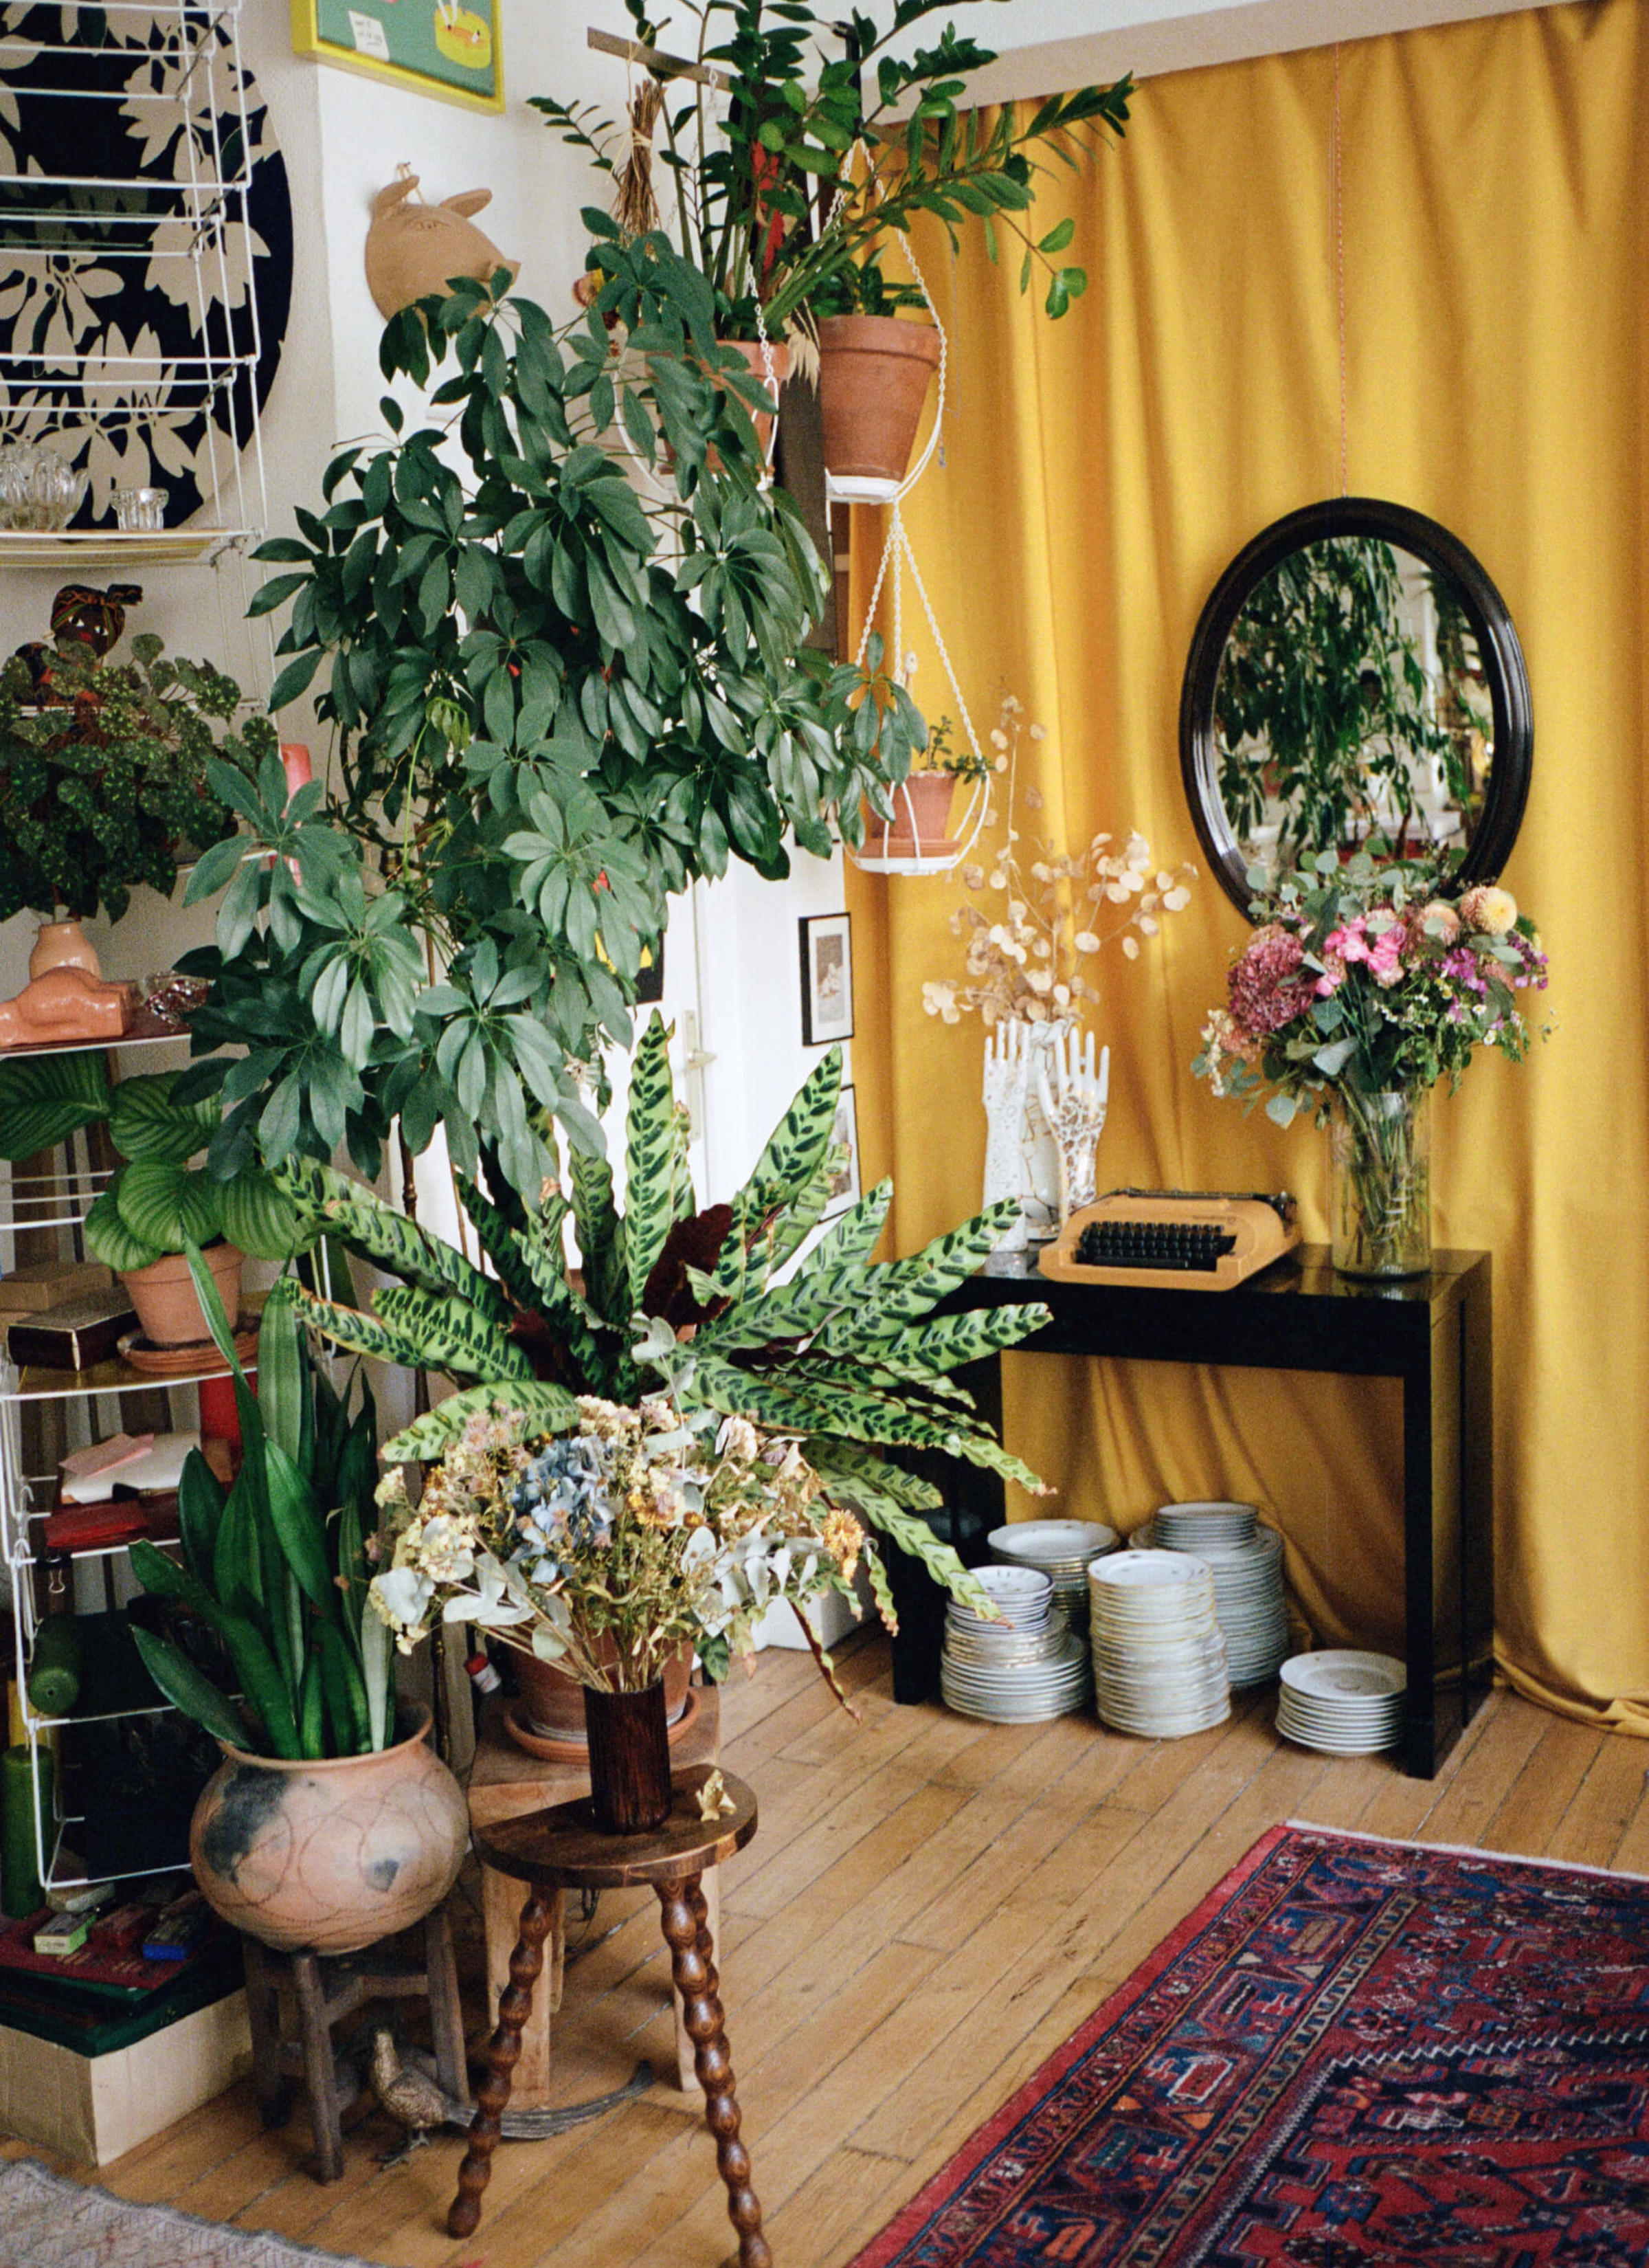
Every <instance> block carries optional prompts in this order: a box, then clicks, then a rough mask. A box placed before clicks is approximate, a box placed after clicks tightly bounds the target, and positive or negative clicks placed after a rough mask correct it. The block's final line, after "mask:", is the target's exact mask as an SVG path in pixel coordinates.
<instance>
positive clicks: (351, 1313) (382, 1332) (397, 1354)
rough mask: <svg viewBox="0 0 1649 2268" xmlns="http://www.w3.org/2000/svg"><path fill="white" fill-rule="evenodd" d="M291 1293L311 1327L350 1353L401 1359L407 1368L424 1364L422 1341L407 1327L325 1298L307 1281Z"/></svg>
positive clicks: (378, 1360) (400, 1362)
mask: <svg viewBox="0 0 1649 2268" xmlns="http://www.w3.org/2000/svg"><path fill="white" fill-rule="evenodd" d="M289 1296H291V1297H292V1298H295V1299H296V1300H297V1301H298V1308H299V1311H300V1313H301V1314H302V1315H303V1318H304V1320H305V1322H306V1323H307V1324H308V1325H309V1327H310V1329H312V1330H315V1331H319V1332H320V1336H321V1337H322V1338H325V1339H330V1340H331V1341H332V1344H334V1345H335V1346H341V1347H342V1348H343V1349H344V1351H346V1352H347V1353H349V1354H364V1355H368V1356H370V1357H371V1358H372V1360H373V1361H374V1362H391V1363H399V1364H400V1365H401V1367H402V1368H403V1369H405V1370H417V1369H419V1368H421V1367H422V1366H423V1360H424V1357H423V1349H422V1347H421V1346H420V1345H419V1344H418V1343H417V1342H416V1340H414V1339H412V1338H409V1337H408V1336H407V1334H406V1333H405V1332H404V1331H398V1330H392V1329H391V1328H390V1327H389V1325H388V1324H387V1323H386V1322H380V1321H379V1318H378V1317H377V1316H376V1315H369V1314H363V1313H362V1311H361V1310H360V1308H358V1307H344V1306H342V1304H341V1303H340V1302H339V1301H337V1300H322V1299H320V1298H319V1297H318V1296H317V1295H316V1294H315V1293H314V1292H312V1291H310V1290H309V1289H308V1287H307V1286H306V1285H296V1286H294V1288H293V1291H292V1292H291V1294H290V1295H289Z"/></svg>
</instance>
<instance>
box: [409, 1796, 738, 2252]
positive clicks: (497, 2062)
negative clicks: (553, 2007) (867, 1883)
mask: <svg viewBox="0 0 1649 2268" xmlns="http://www.w3.org/2000/svg"><path fill="white" fill-rule="evenodd" d="M713 1769H714V1767H713V1766H711V1765H710V1764H693V1765H689V1766H688V1768H687V1770H685V1771H679V1772H677V1774H676V1775H675V1779H674V1801H673V1803H672V1805H671V1807H670V1815H669V1817H668V1818H667V1819H666V1821H665V1823H664V1824H663V1826H662V1827H660V1828H659V1829H658V1830H657V1831H656V1832H655V1833H653V1834H651V1835H603V1834H602V1833H601V1832H600V1830H598V1829H597V1827H596V1826H595V1823H594V1822H593V1818H592V1816H591V1809H590V1803H589V1800H588V1798H587V1797H585V1798H581V1799H580V1800H578V1801H577V1802H574V1803H558V1804H556V1805H555V1806H554V1807H553V1808H551V1809H549V1810H548V1811H541V1812H538V1813H537V1814H535V1815H534V1816H532V1817H530V1818H526V1819H514V1820H510V1821H507V1822H504V1823H500V1824H499V1825H498V1826H497V1827H494V1828H490V1829H489V1830H487V1831H486V1832H485V1833H483V1834H477V1836H476V1837H475V1849H476V1851H477V1852H478V1853H479V1855H480V1857H481V1859H482V1864H483V1865H485V1866H489V1867H497V1870H498V1872H499V1873H500V1874H512V1875H513V1876H514V1877H515V1879H516V1880H517V1881H521V1882H526V1884H527V1885H528V1889H527V1896H526V1904H525V1905H524V1906H523V1907H522V1909H521V1924H520V1928H521V1934H520V1938H519V1942H518V1943H517V1945H516V1948H515V1951H514V1953H513V1954H512V1956H511V1960H510V1985H509V1988H508V1990H507V1991H505V1992H503V1993H502V1994H500V1996H499V1999H498V2028H497V2031H495V2032H494V2034H493V2036H492V2038H491V2040H490V2043H489V2044H488V2048H487V2064H488V2072H487V2077H486V2078H485V2080H483V2081H482V2084H481V2086H480V2088H478V2089H477V2091H476V2095H475V2102H476V2110H475V2124H473V2125H472V2126H471V2128H470V2130H469V2147H468V2149H467V2151H466V2152H465V2154H464V2162H463V2164H462V2165H461V2166H460V2168H459V2170H458V2194H457V2196H456V2197H455V2198H453V2205H452V2210H451V2211H450V2212H449V2213H448V2214H447V2216H446V2227H447V2233H448V2235H452V2236H468V2235H472V2234H473V2233H474V2231H475V2227H476V2224H477V2223H478V2222H479V2220H480V2219H481V2199H482V2192H483V2191H485V2189H486V2186H487V2182H488V2179H489V2176H490V2174H491V2172H492V2154H493V2152H494V2150H495V2149H497V2146H498V2134H499V2121H500V2120H501V2119H502V2117H503V2116H504V2107H505V2105H506V2104H507V2103H508V2102H509V2100H510V2077H511V2073H512V2072H513V2071H514V2069H515V2062H516V2058H517V2057H518V2056H519V2053H520V2050H521V2029H522V2027H523V2025H524V2024H525V2023H526V2021H527V2019H528V2018H529V2017H530V2015H531V2014H532V2010H533V1987H534V1985H535V1984H536V1983H537V1981H538V1977H539V1974H540V1972H541V1970H542V1968H543V1966H544V1940H545V1938H546V1937H547V1936H548V1934H549V1929H550V1921H551V1906H552V1902H553V1901H554V1900H555V1899H556V1897H557V1896H559V1895H560V1894H561V1893H563V1892H564V1891H567V1890H581V1889H589V1890H616V1889H629V1888H633V1887H634V1885H636V1884H637V1883H638V1882H649V1883H651V1884H652V1887H653V1889H656V1890H657V1892H658V1893H659V1906H660V1908H661V1909H662V1917H663V1922H664V1934H665V1941H666V1944H667V1945H668V1946H669V1948H670V1963H671V1973H672V1975H673V1977H674V1982H675V1988H676V1991H677V1992H679V1993H680V1994H681V1999H682V2003H683V2005H684V2007H685V2010H686V2023H687V2029H688V2033H689V2035H690V2036H691V2037H692V2041H693V2044H694V2048H695V2051H696V2055H695V2066H696V2071H697V2073H698V2083H699V2085H700V2086H701V2087H702V2088H703V2090H704V2118H705V2123H706V2124H707V2125H708V2126H709V2128H710V2132H711V2133H712V2134H713V2135H714V2136H715V2137H716V2164H717V2168H718V2171H719V2172H720V2175H721V2177H722V2179H723V2181H724V2182H725V2183H726V2184H727V2213H728V2217H729V2219H730V2220H732V2225H733V2227H734V2228H736V2229H737V2230H738V2232H739V2261H740V2268H772V2261H773V2255H772V2253H771V2252H770V2251H769V2249H768V2243H767V2240H766V2238H765V2237H764V2236H763V2235H762V2208H761V2206H760V2205H758V2204H757V2202H756V2195H755V2191H754V2190H753V2189H752V2188H751V2186H750V2154H749V2152H748V2151H747V2149H746V2148H745V2147H744V2144H743V2143H742V2142H741V2141H740V2139H739V2102H738V2098H737V2095H735V2093H734V2090H733V2075H732V2058H731V2057H730V2056H729V2054H728V2051H727V2036H726V2033H725V2029H724V2028H723V2017H722V2005H721V2001H720V1999H719V1998H718V1994H719V1991H720V1983H721V1980H720V1978H719V1977H718V1976H717V1974H716V1964H715V1962H714V1960H713V1959H712V1957H711V1953H712V1948H711V1942H710V1929H709V1926H708V1925H709V1908H708V1907H707V1906H706V1904H705V1902H704V1894H703V1890H702V1889H701V1888H700V1886H699V1878H700V1876H701V1875H702V1874H703V1873H704V1871H705V1870H706V1868H708V1867H718V1866H719V1865H720V1864H721V1862H722V1860H723V1859H731V1858H732V1854H733V1852H735V1851H742V1850H743V1848H744V1846H745V1845H746V1844H747V1842H748V1841H749V1840H750V1838H751V1837H752V1836H753V1835H754V1834H755V1822H756V1809H755V1790H754V1789H753V1788H749V1787H747V1786H746V1785H745V1783H744V1781H743V1780H741V1779H735V1778H733V1777H732V1774H731V1773H728V1774H727V1775H726V1776H725V1786H726V1790H727V1793H728V1795H729V1796H730V1797H731V1798H732V1805H733V1808H732V1812H731V1813H730V1814H725V1815H723V1816H722V1817H720V1818H718V1819H708V1820H707V1819H703V1818H702V1817H701V1816H700V1814H699V1800H698V1799H699V1790H700V1789H701V1788H702V1787H703V1785H704V1783H705V1781H706V1780H708V1779H709V1778H710V1776H711V1773H712V1771H713Z"/></svg>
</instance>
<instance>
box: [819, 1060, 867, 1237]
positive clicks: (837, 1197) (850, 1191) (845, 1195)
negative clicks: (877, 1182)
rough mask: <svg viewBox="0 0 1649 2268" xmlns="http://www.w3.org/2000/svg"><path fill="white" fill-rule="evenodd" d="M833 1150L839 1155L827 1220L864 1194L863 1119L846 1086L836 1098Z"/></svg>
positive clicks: (832, 1178) (849, 1089)
mask: <svg viewBox="0 0 1649 2268" xmlns="http://www.w3.org/2000/svg"><path fill="white" fill-rule="evenodd" d="M830 1141H831V1145H832V1147H833V1148H835V1149H836V1151H837V1152H839V1153H845V1154H839V1155H838V1157H837V1160H836V1169H835V1171H834V1172H833V1173H832V1174H831V1176H830V1194H829V1197H828V1199H827V1201H826V1204H825V1209H824V1213H823V1216H822V1217H823V1219H826V1220H830V1219H834V1218H835V1216H836V1214H837V1213H839V1212H845V1211H847V1209H848V1207H849V1206H850V1205H851V1204H858V1201H859V1197H860V1195H861V1194H862V1192H861V1190H860V1189H859V1116H858V1105H857V1103H856V1102H855V1101H854V1100H853V1090H852V1088H851V1087H850V1086H844V1087H843V1090H842V1092H841V1094H839V1095H838V1096H837V1097H836V1123H835V1124H834V1125H833V1126H832V1127H831V1129H830Z"/></svg>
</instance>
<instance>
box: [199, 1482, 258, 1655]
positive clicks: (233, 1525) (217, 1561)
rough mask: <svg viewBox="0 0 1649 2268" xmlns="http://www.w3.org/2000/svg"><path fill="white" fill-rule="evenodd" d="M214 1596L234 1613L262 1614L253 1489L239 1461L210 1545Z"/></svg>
mask: <svg viewBox="0 0 1649 2268" xmlns="http://www.w3.org/2000/svg"><path fill="white" fill-rule="evenodd" d="M211 1588H212V1593H213V1595H214V1596H215V1597H216V1598H217V1599H218V1600H220V1601H221V1602H222V1603H223V1604H224V1605H225V1607H226V1608H227V1609H229V1611H230V1613H231V1614H233V1615H246V1616H256V1617H258V1618H259V1619H261V1618H262V1616H263V1615H264V1611H265V1609H264V1594H263V1569H262V1565H261V1561H260V1558H259V1554H258V1522H257V1520H256V1517H255V1513H254V1488H253V1483H252V1480H251V1477H250V1474H249V1472H248V1469H247V1465H246V1464H244V1463H243V1464H242V1466H241V1468H240V1470H239V1473H238V1474H237V1475H236V1476H235V1484H234V1486H233V1487H232V1489H231V1490H230V1491H229V1494H228V1496H227V1497H226V1498H225V1499H224V1512H223V1518H222V1519H221V1520H220V1521H218V1523H217V1540H216V1542H215V1543H214V1544H213V1547H212V1582H211Z"/></svg>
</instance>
